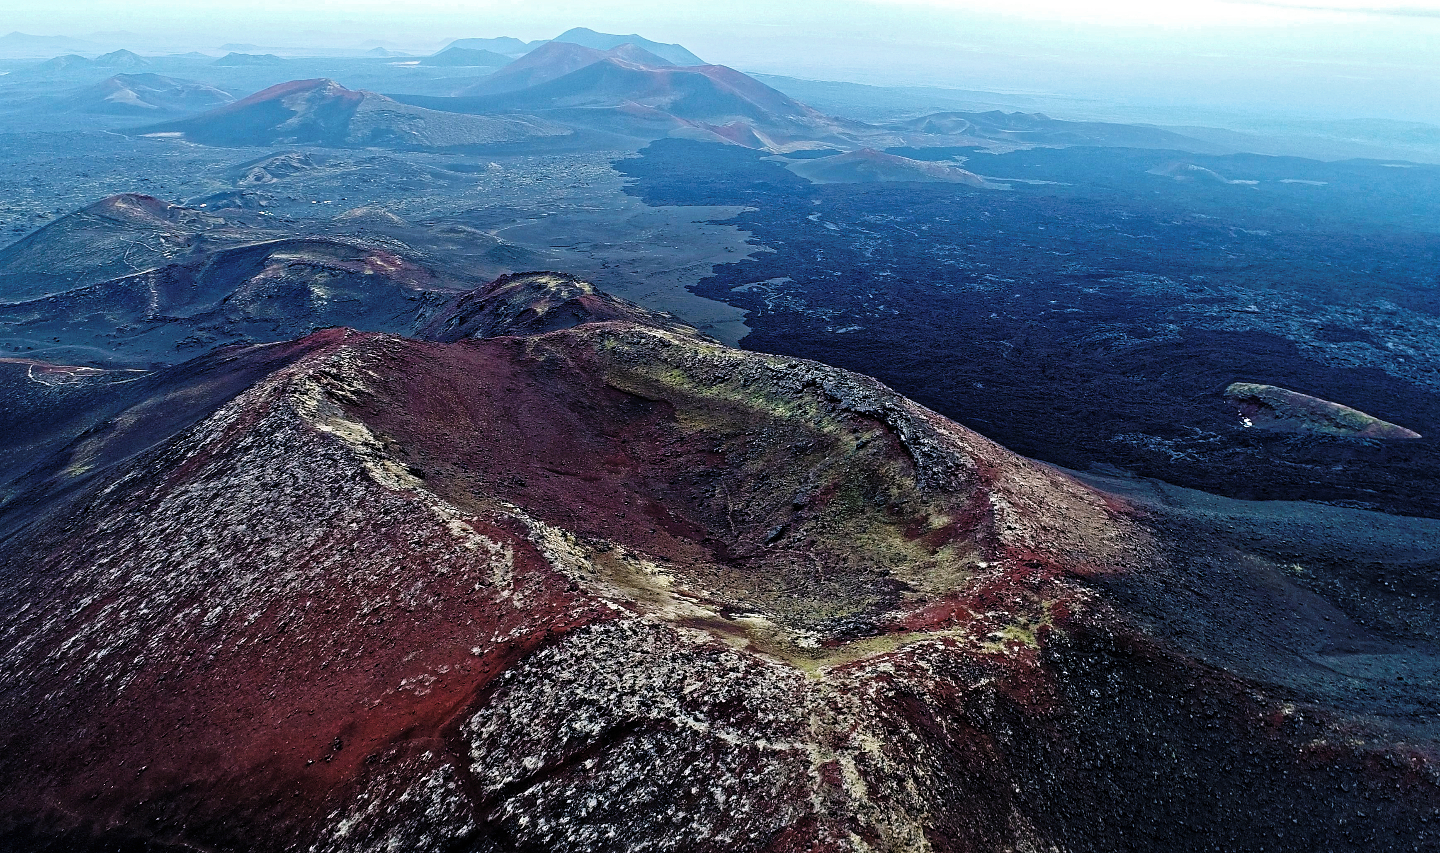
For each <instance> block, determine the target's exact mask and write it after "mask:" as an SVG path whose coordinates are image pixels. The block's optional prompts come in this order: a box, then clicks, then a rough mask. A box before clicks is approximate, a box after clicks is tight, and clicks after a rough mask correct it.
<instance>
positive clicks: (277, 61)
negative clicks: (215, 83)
mask: <svg viewBox="0 0 1440 853" xmlns="http://www.w3.org/2000/svg"><path fill="white" fill-rule="evenodd" d="M284 64H285V60H283V59H281V58H280V57H278V56H276V55H275V54H273V53H258V54H257V53H227V54H225V55H224V56H222V57H220V58H219V59H217V60H215V61H214V62H212V63H211V65H221V66H234V67H246V66H251V65H260V66H270V65H284Z"/></svg>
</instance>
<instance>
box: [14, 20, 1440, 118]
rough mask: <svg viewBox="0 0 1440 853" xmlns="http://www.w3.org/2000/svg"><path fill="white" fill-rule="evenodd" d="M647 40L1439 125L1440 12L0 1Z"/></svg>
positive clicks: (206, 33)
mask: <svg viewBox="0 0 1440 853" xmlns="http://www.w3.org/2000/svg"><path fill="white" fill-rule="evenodd" d="M571 26H588V27H591V28H593V29H597V30H603V31H608V32H622V33H629V32H637V31H638V32H640V33H641V34H643V35H645V36H647V37H649V38H653V39H656V40H658V41H674V42H680V43H683V44H684V45H685V46H687V47H689V48H690V49H691V50H694V51H695V52H696V53H698V54H700V55H701V56H702V57H705V58H706V59H707V60H708V61H712V62H719V63H724V64H728V65H733V66H736V67H739V68H742V69H745V70H752V71H765V72H773V73H782V74H793V75H798V76H808V77H813V78H820V79H847V80H854V81H858V82H873V83H890V84H896V83H917V84H931V85H944V86H949V87H954V88H966V89H985V90H1000V91H1010V92H1037V93H1051V94H1062V95H1069V96H1093V97H1097V98H1102V99H1111V100H1116V99H1118V100H1121V101H1127V102H1132V103H1136V104H1162V105H1163V104H1166V103H1175V104H1182V103H1183V104H1189V105H1198V106H1205V105H1215V106H1217V107H1224V108H1227V109H1242V110H1243V109H1256V110H1267V111H1280V112H1289V113H1293V114H1295V115H1301V116H1305V115H1313V116H1316V117H1331V118H1334V117H1367V118H1395V119H1414V120H1422V121H1429V122H1434V123H1440V94H1437V93H1440V0H1377V1H1376V2H1374V3H1366V2H1358V0H1149V2H1136V1H1135V0H1099V2H1089V3H1087V2H1084V1H1083V0H1004V2H980V0H829V2H817V0H788V2H777V0H725V2H715V0H710V2H687V0H611V2H586V3H581V2H547V0H528V1H527V2H520V3H517V2H515V0H506V2H487V0H470V2H464V3H457V2H449V1H448V0H405V1H404V2H398V0H244V2H235V0H227V2H223V3H221V2H206V0H63V2H56V0H46V2H37V0H0V30H5V31H8V30H21V31H24V32H30V33H37V34H47V35H51V34H64V35H73V36H86V35H89V34H91V33H95V32H97V31H99V32H105V31H112V32H113V31H117V30H120V31H130V32H135V33H138V34H142V35H144V36H151V37H153V36H158V35H162V34H163V35H165V36H167V37H176V38H181V39H183V41H184V42H185V43H186V44H187V45H189V46H191V47H206V46H211V47H213V46H217V45H219V44H220V43H223V42H254V43H257V44H261V45H271V46H276V47H285V46H301V45H303V44H307V43H310V44H323V45H325V46H361V45H365V44H375V43H377V42H378V43H386V44H389V45H392V46H395V47H399V48H407V47H408V48H411V49H417V50H418V49H432V48H434V47H436V46H438V45H439V44H440V43H442V42H443V41H444V40H445V39H448V38H455V37H468V36H498V35H514V36H518V37H521V38H526V39H534V38H546V37H550V36H553V35H556V34H558V33H559V32H560V31H561V30H563V29H567V28H569V27H571Z"/></svg>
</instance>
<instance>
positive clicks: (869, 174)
mask: <svg viewBox="0 0 1440 853" xmlns="http://www.w3.org/2000/svg"><path fill="white" fill-rule="evenodd" d="M787 168H789V169H790V171H792V172H794V173H795V174H797V175H799V176H801V177H802V178H805V179H806V180H809V181H811V182H813V183H817V184H870V183H881V182H893V181H905V182H914V183H927V184H928V183H947V184H964V185H966V186H970V187H976V188H982V189H983V188H994V186H995V185H993V184H990V183H988V182H987V181H986V180H985V179H984V178H982V177H980V176H979V175H977V174H975V173H973V172H968V171H966V170H964V169H961V168H960V167H958V166H952V165H948V164H945V163H927V162H923V161H920V160H911V159H909V158H907V157H899V156H896V155H894V154H886V153H884V152H883V151H876V150H875V149H873V148H862V149H861V150H859V151H851V152H847V153H845V154H836V155H834V156H831V157H821V158H817V159H811V160H801V161H798V162H792V163H788V164H787Z"/></svg>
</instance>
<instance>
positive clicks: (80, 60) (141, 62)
mask: <svg viewBox="0 0 1440 853" xmlns="http://www.w3.org/2000/svg"><path fill="white" fill-rule="evenodd" d="M151 64H152V63H151V61H150V60H148V59H146V58H145V57H143V56H140V55H139V54H137V53H133V52H131V51H128V50H116V51H112V52H111V53H106V54H103V55H101V56H97V57H95V58H94V59H88V58H86V57H84V56H80V55H78V54H73V53H69V54H65V55H64V56H57V57H55V58H54V59H50V60H46V61H45V62H42V63H40V64H39V65H36V66H33V67H31V68H26V69H24V70H23V71H22V72H21V73H23V74H24V75H26V76H33V77H44V76H46V75H48V74H55V73H62V72H66V71H75V70H79V69H87V68H115V69H125V70H133V69H141V68H148V67H150V65H151Z"/></svg>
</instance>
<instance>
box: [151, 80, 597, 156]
mask: <svg viewBox="0 0 1440 853" xmlns="http://www.w3.org/2000/svg"><path fill="white" fill-rule="evenodd" d="M135 132H136V133H138V134H176V135H179V136H182V137H184V138H186V139H188V140H190V141H193V142H199V143H202V144H205V145H290V144H296V145H330V146H339V147H346V146H356V145H364V146H377V147H394V148H449V147H455V146H466V145H491V144H496V143H510V142H521V141H525V140H538V139H544V138H547V137H557V136H564V135H566V134H568V133H570V132H571V131H570V130H568V129H566V128H565V127H562V126H560V125H558V124H554V123H552V122H547V121H543V120H540V119H537V118H534V117H531V116H516V115H508V116H469V115H467V116H458V115H455V114H453V113H444V112H437V111H435V110H428V109H424V108H423V107H416V106H412V105H408V104H401V103H398V102H396V101H393V100H391V99H390V98H387V97H385V96H383V95H377V94H375V93H373V92H363V91H354V90H351V89H347V88H345V87H344V86H341V85H340V84H338V83H336V82H335V81H333V80H325V79H319V80H297V81H293V82H290V83H282V84H280V85H278V86H271V87H270V88H268V89H266V90H264V91H262V92H258V93H256V94H254V95H251V96H250V97H248V98H245V99H244V100H241V101H237V102H235V103H233V104H229V105H227V106H224V107H221V108H220V109H217V110H212V111H210V112H207V113H204V114H202V115H198V116H195V117H193V118H189V119H184V120H181V121H175V122H170V123H166V124H157V125H151V126H148V127H144V128H140V129H138V130H136V131H135Z"/></svg>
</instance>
